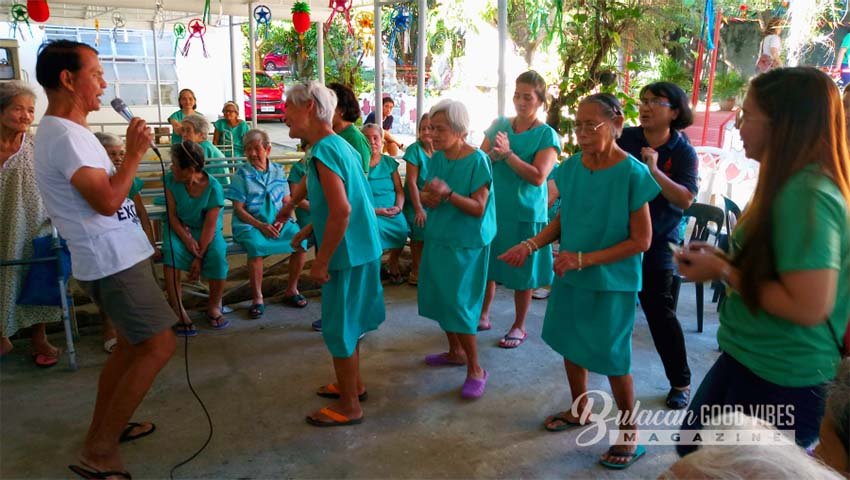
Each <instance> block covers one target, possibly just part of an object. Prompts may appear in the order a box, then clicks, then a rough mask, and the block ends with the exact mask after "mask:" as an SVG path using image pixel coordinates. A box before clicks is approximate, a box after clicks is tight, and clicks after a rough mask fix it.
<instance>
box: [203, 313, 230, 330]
mask: <svg viewBox="0 0 850 480" xmlns="http://www.w3.org/2000/svg"><path fill="white" fill-rule="evenodd" d="M207 321H209V322H210V326H211V327H212V328H213V330H224V329H225V328H227V327H229V326H230V320H226V319H225V318H224V315H219V316H217V317H215V318H213V317H211V316H209V315H207ZM213 322H216V323H218V325H214V324H213Z"/></svg>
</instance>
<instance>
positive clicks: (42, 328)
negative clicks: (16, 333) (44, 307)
mask: <svg viewBox="0 0 850 480" xmlns="http://www.w3.org/2000/svg"><path fill="white" fill-rule="evenodd" d="M30 338H31V341H32V352H33V353H34V354H39V353H40V354H42V355H47V356H48V357H58V356H59V349H58V348H56V347H54V346H53V345H52V344H51V343H50V342H49V341H48V340H47V324H46V323H36V324H35V325H33V326H32V327H31V329H30ZM14 348H15V347H14V345H12V341H11V340H9V337H0V356H2V355H6V354H7V353H9V352H11V351H12V349H14Z"/></svg>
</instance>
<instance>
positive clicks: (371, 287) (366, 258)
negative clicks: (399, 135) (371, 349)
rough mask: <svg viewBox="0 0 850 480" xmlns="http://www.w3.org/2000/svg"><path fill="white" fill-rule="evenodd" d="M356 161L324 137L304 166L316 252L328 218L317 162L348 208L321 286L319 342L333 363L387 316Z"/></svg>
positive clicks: (371, 214)
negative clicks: (339, 186)
mask: <svg viewBox="0 0 850 480" xmlns="http://www.w3.org/2000/svg"><path fill="white" fill-rule="evenodd" d="M359 160H360V158H359V157H358V155H357V151H356V150H354V148H353V147H352V146H351V145H349V144H348V143H347V142H346V141H345V140H343V139H342V138H341V137H340V136H339V135H328V136H326V137H324V138H322V139H321V140H319V141H318V142H316V143H315V144H314V145H313V147H312V149H311V156H310V159H309V161H308V163H307V196H308V197H309V198H310V210H311V213H312V219H313V232H314V233H315V235H316V244H317V245H318V249H319V250H321V247H322V241H323V239H324V236H325V228H326V226H327V221H328V215H329V213H330V212H329V205H328V201H327V198H326V197H325V192H324V190H322V185H321V183H320V180H319V170H318V164H319V163H321V164H323V165H324V166H325V167H327V168H328V170H330V171H331V172H332V174H333V175H337V176H338V177H339V178H340V179H341V180H342V182H343V184H344V186H345V194H346V197H348V203H349V205H350V206H351V214H350V217H349V222H348V227H347V228H346V230H345V235H344V236H343V238H342V240H341V241H340V243H339V246H337V249H336V251H335V252H334V254H333V256H332V257H331V259H330V263H329V265H328V274H329V275H330V281H328V282H327V283H325V284H324V285H322V337H323V338H324V340H325V344H326V345H327V347H328V350H330V352H331V355H332V356H334V357H336V358H348V357H350V356H351V355H352V354H353V353H354V350H355V348H357V341H358V339H359V338H360V335H361V334H363V333H366V332H368V331H371V330H375V329H377V328H378V326H379V325H380V324H381V323H382V322H383V321H384V318H385V317H386V310H385V308H384V289H383V287H382V286H381V253H382V251H381V242H380V238H379V237H378V220H377V219H376V218H375V209H374V208H373V207H372V200H371V196H372V195H371V193H370V192H369V184H368V183H367V181H366V176H365V175H363V172H362V170H361V168H362V165H361V163H360V161H359Z"/></svg>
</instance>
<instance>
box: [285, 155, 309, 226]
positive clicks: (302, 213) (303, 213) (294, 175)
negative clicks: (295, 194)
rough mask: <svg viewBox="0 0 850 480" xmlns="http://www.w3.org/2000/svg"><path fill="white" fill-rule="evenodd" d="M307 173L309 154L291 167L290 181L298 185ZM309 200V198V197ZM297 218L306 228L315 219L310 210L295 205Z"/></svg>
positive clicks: (300, 224) (299, 223)
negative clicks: (311, 216) (312, 217)
mask: <svg viewBox="0 0 850 480" xmlns="http://www.w3.org/2000/svg"><path fill="white" fill-rule="evenodd" d="M306 174H307V156H306V155H305V157H304V158H303V159H301V160H299V161H298V163H296V164H295V165H293V166H292V168H290V169H289V183H290V184H292V185H298V184H299V183H301V179H302V178H304V175H306ZM308 200H309V199H308ZM295 218H296V220H297V221H298V226H299V227H300V228H304V227H306V226H307V225H309V224H311V223H313V220H312V219H311V218H310V211H309V210H304V209H303V208H301V207H295Z"/></svg>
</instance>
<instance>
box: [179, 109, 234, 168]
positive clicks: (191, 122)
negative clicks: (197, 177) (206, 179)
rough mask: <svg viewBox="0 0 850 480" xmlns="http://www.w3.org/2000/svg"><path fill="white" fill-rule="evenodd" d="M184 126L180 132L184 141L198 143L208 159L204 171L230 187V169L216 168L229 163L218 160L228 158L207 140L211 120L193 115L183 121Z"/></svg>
mask: <svg viewBox="0 0 850 480" xmlns="http://www.w3.org/2000/svg"><path fill="white" fill-rule="evenodd" d="M182 125H183V127H182V128H181V129H180V131H181V132H182V134H183V139H184V140H191V141H192V142H195V143H197V144H198V145H199V146H200V147H201V150H202V151H203V152H204V158H206V165H207V166H206V168H205V169H204V170H205V171H206V172H207V173H209V174H210V175H213V176H215V177H216V180H218V181H219V183H221V184H222V185H228V184H229V183H230V177H228V175H229V174H230V169H229V168H227V167H217V166H216V165H219V164H221V163H224V162H226V161H227V160H218V159H220V158H221V159H224V158H226V157H225V156H224V154H223V153H221V150H219V149H218V147H216V146H215V145H213V144H212V142H210V141H209V139H208V138H207V137H208V136H209V133H210V122H209V120H207V119H206V118H204V117H203V116H201V115H199V114H196V113H193V114H192V115H189V116H187V117H186V118H184V119H183V123H182Z"/></svg>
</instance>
